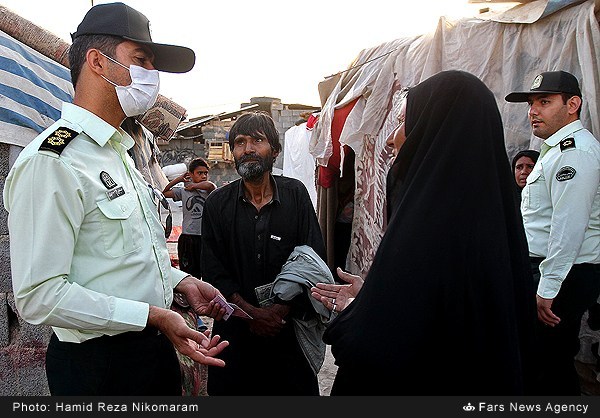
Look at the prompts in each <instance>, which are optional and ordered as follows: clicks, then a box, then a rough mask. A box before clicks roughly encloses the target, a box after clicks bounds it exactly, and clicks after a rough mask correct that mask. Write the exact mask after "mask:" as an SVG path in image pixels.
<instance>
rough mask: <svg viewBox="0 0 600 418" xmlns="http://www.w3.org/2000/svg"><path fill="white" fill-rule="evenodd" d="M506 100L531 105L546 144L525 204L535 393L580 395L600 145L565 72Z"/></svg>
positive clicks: (598, 206)
mask: <svg viewBox="0 0 600 418" xmlns="http://www.w3.org/2000/svg"><path fill="white" fill-rule="evenodd" d="M505 99H506V101H508V102H527V103H529V121H530V123H531V127H532V129H533V134H534V135H535V136H537V137H539V138H542V139H543V140H544V142H543V143H542V145H541V149H540V156H539V159H538V160H537V162H536V163H535V166H534V167H533V170H532V172H531V174H529V177H528V178H527V183H526V185H525V188H524V189H523V192H522V201H521V211H522V214H523V223H524V225H525V233H526V235H527V241H528V244H529V256H530V260H531V266H532V270H533V273H534V278H536V279H539V283H537V296H536V299H537V311H538V319H539V321H538V327H537V328H538V350H537V354H536V356H537V360H538V361H539V362H538V369H537V373H538V375H537V378H538V380H537V383H536V385H537V387H536V388H535V390H536V391H537V392H538V394H540V395H580V394H581V391H580V386H579V378H578V374H577V371H576V369H575V364H574V357H575V355H576V354H577V352H578V351H579V328H580V324H581V318H582V316H583V314H584V312H585V311H586V310H587V309H589V308H590V307H592V306H593V305H594V304H595V302H596V300H597V299H598V295H599V294H600V144H599V143H598V141H597V140H596V138H594V136H593V135H592V134H591V133H590V132H589V131H588V130H587V129H585V128H584V127H583V124H582V123H581V121H580V120H579V117H580V113H581V105H582V95H581V90H580V88H579V83H578V81H577V78H575V76H574V75H572V74H570V73H568V72H565V71H550V72H544V73H541V74H539V75H538V76H537V77H536V78H535V79H534V80H533V84H532V86H531V89H530V90H529V91H526V92H514V93H510V94H509V95H507V96H506V98H505Z"/></svg>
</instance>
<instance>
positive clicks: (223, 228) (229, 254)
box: [202, 176, 326, 306]
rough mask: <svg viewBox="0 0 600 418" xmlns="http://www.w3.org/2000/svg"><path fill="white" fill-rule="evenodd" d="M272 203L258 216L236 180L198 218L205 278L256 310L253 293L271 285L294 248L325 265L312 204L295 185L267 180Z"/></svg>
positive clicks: (211, 198)
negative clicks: (302, 249)
mask: <svg viewBox="0 0 600 418" xmlns="http://www.w3.org/2000/svg"><path fill="white" fill-rule="evenodd" d="M271 184H272V185H273V199H272V200H271V202H269V203H268V204H267V205H265V206H263V207H262V208H261V210H260V211H258V210H257V209H256V208H255V207H254V205H253V204H252V203H250V202H249V201H247V200H246V198H245V195H244V188H243V183H242V181H241V179H240V180H236V181H234V182H232V183H229V184H227V185H225V186H222V187H220V188H218V189H216V190H215V191H213V192H212V193H211V194H210V195H209V196H208V198H207V199H206V203H205V206H204V214H203V219H202V265H203V270H202V271H203V279H204V280H205V281H207V282H209V283H211V284H213V285H214V286H215V287H216V288H218V289H219V290H220V291H221V293H223V295H224V296H225V297H226V298H228V297H230V296H231V295H232V294H233V293H236V292H237V293H239V294H240V295H241V296H242V297H243V298H244V299H245V300H246V301H247V302H249V303H252V304H253V305H255V306H258V303H257V300H256V295H255V292H254V288H256V287H257V286H260V285H263V284H267V283H271V282H273V280H275V276H277V274H278V273H279V272H280V271H281V267H282V266H283V264H284V263H285V261H286V260H287V258H288V256H289V255H290V254H291V252H292V251H293V250H294V247H296V246H297V245H309V246H311V247H312V248H313V249H314V250H315V251H316V253H317V254H319V256H321V258H323V259H324V260H326V252H325V244H324V242H323V236H322V234H321V229H320V226H319V223H318V220H317V215H316V213H315V210H314V207H313V204H312V201H311V199H310V196H309V194H308V191H307V190H306V187H305V186H304V184H302V182H300V181H299V180H296V179H293V178H289V177H283V176H271Z"/></svg>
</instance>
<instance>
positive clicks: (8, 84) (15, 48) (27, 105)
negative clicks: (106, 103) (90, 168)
mask: <svg viewBox="0 0 600 418" xmlns="http://www.w3.org/2000/svg"><path fill="white" fill-rule="evenodd" d="M0 80H2V81H1V82H0V142H3V143H6V144H11V145H18V146H21V147H24V146H25V145H27V144H28V143H29V142H31V140H32V139H33V138H35V137H36V136H37V135H38V134H39V133H40V132H42V131H43V130H44V129H46V128H47V127H48V126H50V125H51V124H52V123H54V121H55V120H57V119H58V118H59V117H60V110H61V107H62V102H63V101H64V102H72V101H73V94H74V92H73V85H72V84H71V75H70V73H69V70H68V69H67V68H66V67H64V66H63V65H61V64H58V63H57V62H56V61H53V60H52V59H50V58H48V57H46V56H44V55H42V54H41V53H39V52H37V51H36V50H34V49H32V48H30V47H28V46H27V45H25V44H23V43H21V42H19V41H17V40H16V39H14V38H13V37H11V36H9V35H7V34H6V33H5V32H2V31H0Z"/></svg>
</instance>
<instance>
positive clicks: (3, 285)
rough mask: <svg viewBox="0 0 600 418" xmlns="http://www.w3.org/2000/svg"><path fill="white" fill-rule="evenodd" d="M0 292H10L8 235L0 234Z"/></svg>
mask: <svg viewBox="0 0 600 418" xmlns="http://www.w3.org/2000/svg"><path fill="white" fill-rule="evenodd" d="M0 292H3V293H8V292H12V282H11V280H10V242H9V238H8V235H0Z"/></svg>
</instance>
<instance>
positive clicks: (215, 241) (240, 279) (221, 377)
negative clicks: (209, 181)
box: [202, 112, 326, 395]
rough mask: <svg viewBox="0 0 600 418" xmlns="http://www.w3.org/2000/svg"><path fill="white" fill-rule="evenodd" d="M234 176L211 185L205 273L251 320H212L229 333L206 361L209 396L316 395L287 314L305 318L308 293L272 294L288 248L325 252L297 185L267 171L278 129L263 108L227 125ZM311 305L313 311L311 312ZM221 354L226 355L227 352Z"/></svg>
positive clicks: (315, 383)
mask: <svg viewBox="0 0 600 418" xmlns="http://www.w3.org/2000/svg"><path fill="white" fill-rule="evenodd" d="M229 147H230V149H231V151H232V152H233V156H234V159H235V166H236V169H237V172H238V174H239V175H240V177H241V179H239V180H236V181H234V182H231V183H229V184H227V185H225V186H222V187H220V188H218V189H216V190H215V191H213V192H212V193H211V194H210V195H209V196H208V198H207V199H206V203H205V206H204V214H203V220H202V271H203V275H204V280H206V281H207V282H209V283H211V284H213V285H214V286H215V287H216V288H217V289H219V290H220V291H221V293H222V294H223V295H224V296H225V297H226V298H227V300H228V302H230V303H235V304H236V305H238V306H239V307H241V308H242V309H243V310H244V311H246V312H247V313H248V314H249V315H250V316H251V317H252V319H248V318H240V317H236V316H235V314H234V315H233V316H231V317H230V318H229V319H228V320H226V321H215V323H214V327H213V332H214V333H216V334H218V335H220V336H221V337H222V338H224V339H229V341H230V342H231V346H230V347H228V350H227V351H228V353H225V352H224V353H223V355H224V356H225V357H223V360H225V361H226V362H227V367H226V368H222V369H221V368H210V369H209V373H208V383H207V392H208V394H209V395H319V387H318V380H317V376H316V373H315V372H314V371H313V369H312V368H311V366H310V363H309V361H308V360H307V358H306V357H305V355H304V354H303V350H302V348H301V346H300V345H299V342H298V339H297V337H296V335H295V331H294V321H293V320H292V318H301V319H304V318H306V317H307V316H308V315H309V314H310V312H311V311H313V310H312V308H311V303H310V298H307V297H306V296H307V295H303V294H300V295H298V296H296V297H295V298H293V299H292V300H291V301H283V300H280V299H278V298H277V297H272V296H271V293H270V284H272V283H273V281H274V280H275V277H276V276H277V274H278V273H279V272H280V271H281V268H282V266H283V264H284V263H285V262H286V260H287V258H288V256H289V255H290V254H291V253H292V251H293V250H294V248H295V247H296V246H299V245H309V246H310V247H312V248H313V249H314V250H315V252H316V253H317V254H318V255H319V256H320V257H321V258H322V259H326V252H325V245H324V241H323V237H322V234H321V229H320V226H319V223H318V220H317V216H316V213H315V211H314V208H313V205H312V201H311V199H310V196H309V194H308V191H307V190H306V187H305V186H304V184H303V183H302V182H301V181H299V180H297V179H293V178H288V177H284V176H273V175H272V174H271V171H272V169H273V163H274V162H275V158H276V157H277V156H278V155H279V153H280V151H281V144H280V142H279V133H278V132H277V129H276V128H275V124H274V122H273V119H272V118H271V116H270V115H269V114H268V113H265V112H252V113H246V114H243V115H241V116H240V117H239V118H238V119H237V121H236V122H235V123H234V124H233V126H232V127H231V129H230V131H229ZM313 312H314V311H313ZM227 354H228V355H227Z"/></svg>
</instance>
